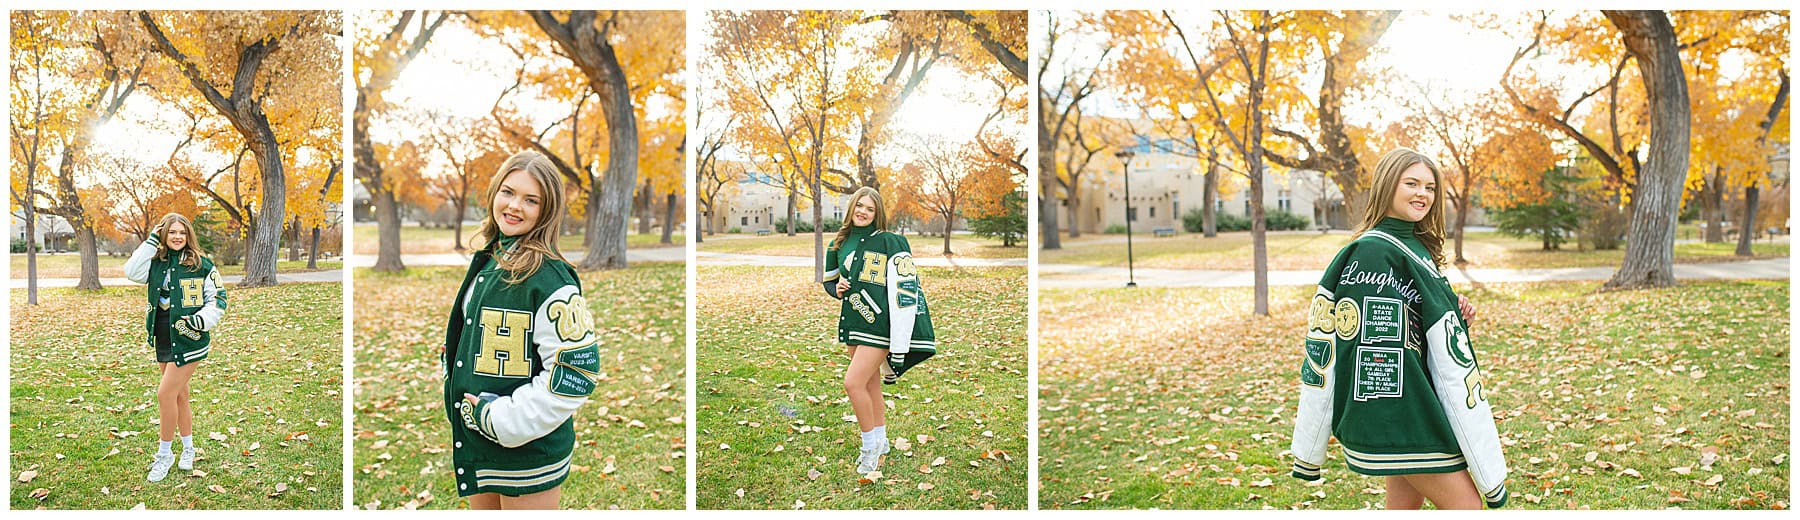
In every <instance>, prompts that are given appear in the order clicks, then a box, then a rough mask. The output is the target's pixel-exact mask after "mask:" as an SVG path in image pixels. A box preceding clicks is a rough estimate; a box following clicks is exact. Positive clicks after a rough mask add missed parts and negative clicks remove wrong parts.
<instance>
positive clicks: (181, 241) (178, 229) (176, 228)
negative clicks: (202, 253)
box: [163, 220, 188, 251]
mask: <svg viewBox="0 0 1800 520" xmlns="http://www.w3.org/2000/svg"><path fill="white" fill-rule="evenodd" d="M163 235H164V236H163V243H165V244H168V245H169V250H170V251H180V250H182V249H186V248H187V245H188V227H187V224H183V223H182V222H181V221H179V220H175V221H171V222H169V226H168V229H164V230H163Z"/></svg>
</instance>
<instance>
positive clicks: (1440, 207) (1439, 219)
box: [1356, 148, 1445, 267]
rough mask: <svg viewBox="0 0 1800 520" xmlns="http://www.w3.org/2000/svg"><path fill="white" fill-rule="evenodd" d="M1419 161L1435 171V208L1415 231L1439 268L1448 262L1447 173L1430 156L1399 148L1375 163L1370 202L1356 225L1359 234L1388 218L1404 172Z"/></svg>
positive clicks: (1433, 172)
mask: <svg viewBox="0 0 1800 520" xmlns="http://www.w3.org/2000/svg"><path fill="white" fill-rule="evenodd" d="M1415 164H1423V165H1425V167H1426V168H1427V169H1430V170H1431V178H1432V181H1433V182H1434V183H1435V189H1434V190H1433V192H1432V193H1433V196H1432V197H1431V209H1429V210H1426V211H1425V218H1422V219H1419V221H1418V222H1416V223H1414V225H1413V229H1414V231H1413V234H1414V235H1415V236H1417V237H1418V239H1419V242H1421V243H1424V244H1425V250H1426V251H1427V252H1429V253H1431V260H1432V262H1434V263H1436V264H1437V265H1438V266H1439V267H1443V266H1444V265H1445V263H1444V183H1443V174H1441V173H1440V172H1439V171H1438V167H1437V163H1435V162H1433V161H1432V160H1431V158H1430V157H1426V156H1425V154H1422V153H1419V152H1417V151H1415V150H1413V149H1411V148H1395V149H1393V150H1389V151H1388V153H1386V154H1382V156H1381V161H1380V162H1378V163H1376V164H1375V176H1374V179H1373V180H1372V182H1371V184H1370V186H1369V188H1370V192H1369V203H1368V204H1367V205H1365V206H1364V207H1363V214H1362V221H1361V222H1360V223H1358V224H1357V226H1356V235H1357V236H1361V235H1362V234H1363V232H1365V231H1368V230H1370V229H1374V228H1375V225H1376V224H1379V223H1381V219H1382V218H1385V217H1387V213H1388V208H1391V207H1393V205H1394V193H1395V192H1396V191H1398V189H1399V187H1400V174H1401V173H1402V172H1405V171H1406V169H1407V168H1411V167H1412V166H1413V165H1415Z"/></svg>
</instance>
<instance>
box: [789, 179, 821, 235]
mask: <svg viewBox="0 0 1800 520" xmlns="http://www.w3.org/2000/svg"><path fill="white" fill-rule="evenodd" d="M817 188H818V187H817V186H814V189H813V206H815V207H817V206H818V205H819V203H818V200H819V197H818V195H819V193H818V191H819V190H818V189H817ZM799 198H800V190H798V189H792V190H788V200H787V236H790V237H791V236H794V235H795V234H796V233H797V231H796V230H795V228H798V227H800V226H799V225H798V224H800V222H798V221H799V219H800V212H799V210H798V209H797V205H798V204H799V203H798V202H797V199H799ZM813 213H814V214H819V215H823V214H824V212H823V211H814V212H813ZM819 224H820V222H819V220H818V219H816V218H815V219H813V229H815V230H816V229H818V227H819Z"/></svg>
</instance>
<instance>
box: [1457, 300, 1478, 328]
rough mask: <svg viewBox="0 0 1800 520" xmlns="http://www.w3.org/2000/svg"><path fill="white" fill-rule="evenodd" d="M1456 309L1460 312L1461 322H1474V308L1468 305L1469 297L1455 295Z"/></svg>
mask: <svg viewBox="0 0 1800 520" xmlns="http://www.w3.org/2000/svg"><path fill="white" fill-rule="evenodd" d="M1456 307H1457V309H1458V310H1461V311H1462V317H1463V322H1465V323H1466V322H1471V321H1475V306H1473V305H1469V297H1467V296H1463V295H1460V294H1458V295H1456Z"/></svg>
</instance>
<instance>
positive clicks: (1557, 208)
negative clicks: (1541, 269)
mask: <svg viewBox="0 0 1800 520" xmlns="http://www.w3.org/2000/svg"><path fill="white" fill-rule="evenodd" d="M1579 181H1580V179H1578V178H1577V177H1576V176H1575V175H1572V174H1570V173H1569V172H1568V171H1566V170H1564V169H1563V168H1553V169H1550V170H1549V171H1546V172H1544V175H1543V176H1542V177H1539V178H1537V179H1536V183H1537V184H1538V185H1539V186H1538V187H1539V188H1541V189H1543V190H1544V192H1546V193H1548V194H1549V196H1547V197H1543V198H1540V199H1536V200H1533V201H1530V202H1525V203H1521V204H1516V205H1513V206H1511V207H1508V208H1505V209H1500V210H1496V211H1494V212H1493V213H1490V214H1489V216H1491V217H1493V218H1494V222H1495V224H1496V225H1497V226H1498V227H1499V228H1500V232H1501V233H1505V234H1508V235H1512V236H1516V237H1521V238H1537V239H1538V240H1540V241H1541V242H1542V243H1543V245H1544V250H1545V251H1555V250H1558V249H1562V245H1563V243H1564V242H1568V241H1569V235H1570V233H1571V232H1573V231H1575V229H1576V228H1577V227H1580V226H1581V219H1582V216H1583V212H1582V211H1581V207H1580V206H1578V205H1576V204H1575V202H1574V201H1572V200H1571V198H1572V196H1573V195H1574V193H1573V192H1574V185H1575V184H1576V183H1577V182H1579Z"/></svg>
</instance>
